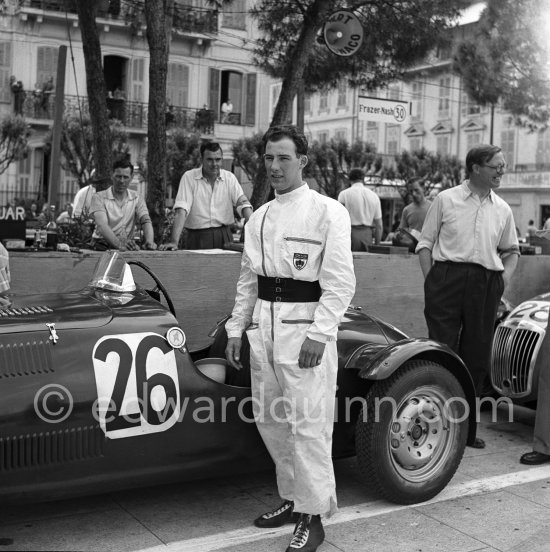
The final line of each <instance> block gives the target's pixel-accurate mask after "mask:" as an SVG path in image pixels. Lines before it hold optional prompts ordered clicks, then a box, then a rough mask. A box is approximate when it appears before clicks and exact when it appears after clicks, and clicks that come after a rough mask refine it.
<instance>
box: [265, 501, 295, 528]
mask: <svg viewBox="0 0 550 552" xmlns="http://www.w3.org/2000/svg"><path fill="white" fill-rule="evenodd" d="M298 517H299V516H298V514H297V513H295V512H294V502H292V501H291V500H285V501H284V502H283V503H282V504H281V505H280V506H279V507H278V508H277V509H276V510H272V511H271V512H266V513H265V514H262V515H261V516H260V517H259V518H256V519H255V520H254V525H255V526H256V527H261V528H262V529H271V528H273V527H281V526H282V525H284V524H285V523H296V522H297V521H298Z"/></svg>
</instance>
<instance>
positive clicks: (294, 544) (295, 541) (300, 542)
mask: <svg viewBox="0 0 550 552" xmlns="http://www.w3.org/2000/svg"><path fill="white" fill-rule="evenodd" d="M309 520H310V518H309V516H308V517H307V518H305V519H300V521H299V523H298V527H296V531H295V532H294V536H293V537H292V540H291V541H290V547H291V548H302V547H303V546H304V545H305V544H306V542H307V539H308V537H309V523H308V522H309Z"/></svg>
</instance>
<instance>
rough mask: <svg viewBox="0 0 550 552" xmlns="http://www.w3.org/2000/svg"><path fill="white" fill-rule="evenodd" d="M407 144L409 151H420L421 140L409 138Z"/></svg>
mask: <svg viewBox="0 0 550 552" xmlns="http://www.w3.org/2000/svg"><path fill="white" fill-rule="evenodd" d="M409 144H410V146H409V150H410V151H419V150H421V149H422V140H421V139H420V138H410V140H409Z"/></svg>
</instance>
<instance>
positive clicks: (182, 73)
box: [166, 63, 189, 107]
mask: <svg viewBox="0 0 550 552" xmlns="http://www.w3.org/2000/svg"><path fill="white" fill-rule="evenodd" d="M188 97H189V67H187V65H182V64H180V63H169V64H168V72H167V75H166V98H167V100H168V103H169V105H175V106H179V107H187V105H188V101H189V100H188Z"/></svg>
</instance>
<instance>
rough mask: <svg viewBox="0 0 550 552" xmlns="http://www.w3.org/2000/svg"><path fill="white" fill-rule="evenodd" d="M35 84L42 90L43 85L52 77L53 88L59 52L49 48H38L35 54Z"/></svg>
mask: <svg viewBox="0 0 550 552" xmlns="http://www.w3.org/2000/svg"><path fill="white" fill-rule="evenodd" d="M36 54H37V55H36V82H37V84H38V85H39V86H40V88H42V87H43V86H44V83H45V82H46V81H47V80H48V79H49V78H50V77H53V81H54V86H55V78H56V76H57V58H58V56H59V51H58V49H57V48H55V47H51V46H39V47H38V50H37V52H36Z"/></svg>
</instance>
